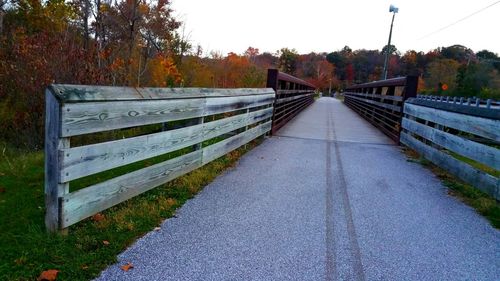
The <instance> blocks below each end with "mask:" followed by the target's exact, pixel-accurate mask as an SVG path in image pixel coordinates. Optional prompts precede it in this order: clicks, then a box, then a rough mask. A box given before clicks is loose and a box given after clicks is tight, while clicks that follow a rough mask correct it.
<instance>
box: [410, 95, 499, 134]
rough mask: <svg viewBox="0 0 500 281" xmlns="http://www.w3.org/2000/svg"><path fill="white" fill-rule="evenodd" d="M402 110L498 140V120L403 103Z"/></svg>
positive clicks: (418, 116) (421, 117)
mask: <svg viewBox="0 0 500 281" xmlns="http://www.w3.org/2000/svg"><path fill="white" fill-rule="evenodd" d="M404 112H405V113H406V114H409V115H412V116H415V117H417V118H420V119H425V120H429V121H431V122H434V123H439V124H441V125H444V126H446V127H450V128H454V129H457V130H460V131H463V132H467V133H471V134H475V135H478V136H481V137H484V138H488V139H492V140H495V141H500V120H492V119H486V118H482V117H477V116H470V115H465V114H460V113H455V112H449V111H445V110H439V109H435V108H430V107H424V106H419V105H414V104H410V103H405V106H404Z"/></svg>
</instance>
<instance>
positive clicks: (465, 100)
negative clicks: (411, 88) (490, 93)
mask: <svg viewBox="0 0 500 281" xmlns="http://www.w3.org/2000/svg"><path fill="white" fill-rule="evenodd" d="M417 99H419V100H426V101H434V102H444V103H450V104H456V105H466V106H475V107H484V108H496V109H500V101H498V100H493V99H480V98H476V97H450V96H432V95H417Z"/></svg>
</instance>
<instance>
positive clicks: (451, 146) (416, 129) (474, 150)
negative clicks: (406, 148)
mask: <svg viewBox="0 0 500 281" xmlns="http://www.w3.org/2000/svg"><path fill="white" fill-rule="evenodd" d="M402 125H403V128H405V129H407V130H408V131H409V132H410V133H415V134H417V135H419V136H421V137H424V138H426V139H428V140H430V141H431V142H433V143H435V144H438V145H440V146H442V147H444V148H446V149H448V150H451V151H453V152H455V153H458V154H460V155H462V156H465V157H468V158H470V159H473V160H475V161H477V162H480V163H483V164H485V165H487V166H489V167H492V168H494V169H497V170H500V149H496V148H494V147H490V146H487V145H484V144H480V143H477V142H474V141H471V140H468V139H464V138H461V137H459V136H455V135H452V134H449V133H446V132H444V131H442V130H438V129H434V128H432V127H429V126H426V125H424V124H421V123H417V122H415V121H412V120H409V119H406V118H404V119H403V123H402ZM438 126H441V125H438Z"/></svg>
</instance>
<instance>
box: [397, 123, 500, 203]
mask: <svg viewBox="0 0 500 281" xmlns="http://www.w3.org/2000/svg"><path fill="white" fill-rule="evenodd" d="M401 143H403V144H405V145H406V146H408V147H410V148H412V149H414V150H416V151H417V152H418V153H420V154H421V155H422V156H423V157H424V158H426V159H428V160H429V161H431V162H433V163H434V164H436V165H437V166H439V167H441V168H443V169H445V170H447V171H448V172H450V173H451V174H453V175H455V176H457V177H458V178H460V179H462V180H463V181H465V182H467V183H469V184H471V185H472V186H474V187H476V188H478V189H480V190H482V191H484V192H486V193H488V194H489V195H491V196H493V197H494V198H496V199H497V200H500V186H499V183H500V181H499V179H498V178H496V177H494V176H492V175H489V174H487V173H485V172H483V171H480V170H478V169H475V168H474V167H472V166H470V165H468V164H466V163H464V162H461V161H459V160H457V159H455V158H454V157H452V156H450V155H447V154H445V153H443V152H441V151H439V150H437V149H435V148H433V147H431V146H428V145H426V144H424V143H423V142H421V141H419V140H417V139H415V138H414V137H412V136H410V135H409V134H408V133H406V132H401Z"/></svg>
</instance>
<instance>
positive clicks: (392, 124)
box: [344, 76, 418, 142]
mask: <svg viewBox="0 0 500 281" xmlns="http://www.w3.org/2000/svg"><path fill="white" fill-rule="evenodd" d="M417 85H418V77H416V76H407V77H401V78H393V79H387V80H381V81H375V82H370V83H365V84H359V85H354V86H351V87H348V88H346V89H345V92H344V103H345V104H346V105H347V106H348V107H350V108H351V109H353V110H354V111H356V112H357V113H358V114H360V115H361V116H363V117H364V118H365V119H366V120H368V121H369V122H370V123H372V124H373V125H374V126H376V127H377V128H379V129H380V130H381V131H382V132H384V133H385V134H386V135H387V136H389V137H390V138H391V139H393V140H394V141H395V142H399V132H400V131H401V119H402V117H403V103H404V101H405V100H407V99H408V98H410V97H415V96H416V94H417Z"/></svg>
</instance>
